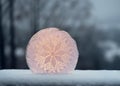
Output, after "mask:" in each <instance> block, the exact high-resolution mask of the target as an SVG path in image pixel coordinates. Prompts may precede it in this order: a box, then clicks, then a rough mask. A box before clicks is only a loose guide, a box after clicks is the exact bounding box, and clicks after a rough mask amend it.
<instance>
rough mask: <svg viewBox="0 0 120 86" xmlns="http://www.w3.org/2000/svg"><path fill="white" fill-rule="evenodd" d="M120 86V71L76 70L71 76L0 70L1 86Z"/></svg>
mask: <svg viewBox="0 0 120 86" xmlns="http://www.w3.org/2000/svg"><path fill="white" fill-rule="evenodd" d="M6 85H7V86H8V85H12V86H13V85H14V86H16V85H17V86H21V85H22V86H24V85H25V86H33V85H34V86H35V85H42V86H44V85H45V86H46V85H51V86H55V85H59V86H60V85H61V86H64V85H69V86H81V85H84V86H93V85H94V86H97V85H104V86H106V85H107V86H109V85H110V86H116V85H117V86H120V71H114V70H112V71H108V70H100V71H97V70H94V71H93V70H75V71H73V72H71V73H69V74H33V73H32V72H31V71H30V70H0V86H6Z"/></svg>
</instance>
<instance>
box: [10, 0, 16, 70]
mask: <svg viewBox="0 0 120 86" xmlns="http://www.w3.org/2000/svg"><path fill="white" fill-rule="evenodd" d="M9 8H10V16H9V17H10V35H11V40H10V46H11V68H15V65H16V63H15V62H16V58H15V53H14V52H15V43H14V39H15V27H14V0H9Z"/></svg>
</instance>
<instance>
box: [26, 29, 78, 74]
mask: <svg viewBox="0 0 120 86" xmlns="http://www.w3.org/2000/svg"><path fill="white" fill-rule="evenodd" d="M26 59H27V63H28V66H29V68H30V69H31V70H32V72H33V73H68V72H70V71H73V70H74V69H75V67H76V64H77V60H78V49H77V46H76V42H75V41H74V40H73V38H72V37H71V36H70V35H69V34H68V33H67V32H65V31H63V30H59V29H57V28H46V29H42V30H40V31H38V32H37V33H36V34H35V35H33V37H32V38H31V39H30V41H29V44H28V46H27V52H26Z"/></svg>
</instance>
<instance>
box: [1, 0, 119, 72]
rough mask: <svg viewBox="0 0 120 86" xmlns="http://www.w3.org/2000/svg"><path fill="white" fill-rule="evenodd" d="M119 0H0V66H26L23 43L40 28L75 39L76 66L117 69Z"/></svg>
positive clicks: (22, 67) (2, 67)
mask: <svg viewBox="0 0 120 86" xmlns="http://www.w3.org/2000/svg"><path fill="white" fill-rule="evenodd" d="M119 4H120V0H0V69H13V68H15V69H26V68H28V66H27V64H26V60H25V51H26V46H27V43H28V41H29V39H30V38H31V36H32V35H33V34H34V33H36V32H37V31H39V30H40V29H43V28H47V27H57V28H60V29H62V30H65V31H67V32H68V33H69V34H71V36H72V37H73V38H74V39H75V40H76V42H77V46H78V49H79V53H80V55H79V61H78V64H77V67H76V69H94V70H99V69H115V70H116V69H120V38H119V36H120V10H119V8H120V6H119Z"/></svg>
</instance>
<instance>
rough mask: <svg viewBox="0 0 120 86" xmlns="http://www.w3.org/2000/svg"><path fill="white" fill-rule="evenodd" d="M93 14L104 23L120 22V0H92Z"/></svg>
mask: <svg viewBox="0 0 120 86" xmlns="http://www.w3.org/2000/svg"><path fill="white" fill-rule="evenodd" d="M90 1H91V2H92V5H93V12H92V13H93V16H94V17H95V19H97V21H99V22H103V23H117V24H120V0H90Z"/></svg>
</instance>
